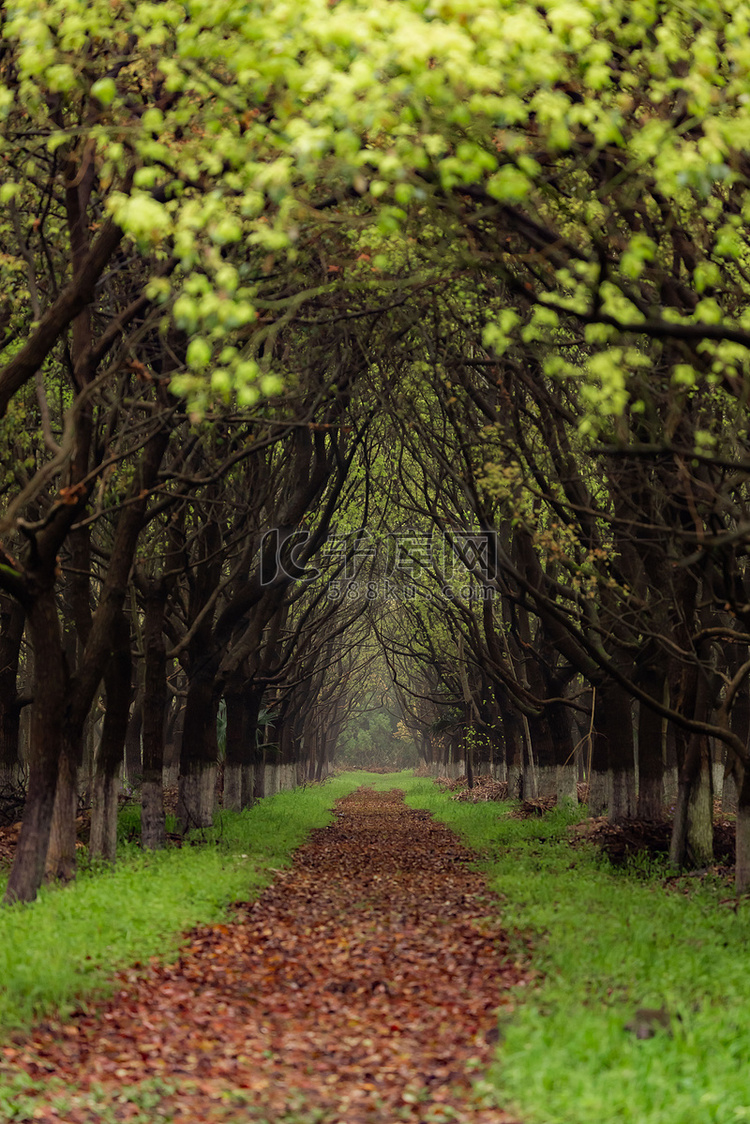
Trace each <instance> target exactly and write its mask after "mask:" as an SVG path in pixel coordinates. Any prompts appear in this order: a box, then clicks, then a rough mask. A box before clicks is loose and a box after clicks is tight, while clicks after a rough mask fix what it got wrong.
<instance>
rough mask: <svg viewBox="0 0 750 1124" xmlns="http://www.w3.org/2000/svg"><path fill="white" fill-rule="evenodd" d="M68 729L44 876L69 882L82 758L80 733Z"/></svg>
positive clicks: (73, 866) (72, 870)
mask: <svg viewBox="0 0 750 1124" xmlns="http://www.w3.org/2000/svg"><path fill="white" fill-rule="evenodd" d="M71 733H72V732H71V731H67V733H66V734H65V736H64V738H63V745H62V751H61V753H60V764H59V768H58V770H57V788H56V790H55V805H54V809H53V812H52V828H51V831H50V836H49V847H48V848H47V862H46V865H45V872H44V874H45V878H46V879H47V880H48V881H50V882H54V881H60V882H70V881H72V880H73V879H74V878H75V876H76V867H77V865H78V864H77V859H76V816H77V814H78V766H79V763H80V760H81V737H80V733H79V737H78V738H77V739H75V738H74V736H71Z"/></svg>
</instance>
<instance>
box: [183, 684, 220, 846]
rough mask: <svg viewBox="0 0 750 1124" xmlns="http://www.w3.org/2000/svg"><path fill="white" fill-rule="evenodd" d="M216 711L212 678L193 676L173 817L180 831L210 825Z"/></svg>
mask: <svg viewBox="0 0 750 1124" xmlns="http://www.w3.org/2000/svg"><path fill="white" fill-rule="evenodd" d="M217 708H218V700H217V699H216V696H215V693H214V687H213V679H212V678H209V677H208V676H205V675H200V674H198V675H195V676H194V677H193V678H192V679H191V681H190V685H189V687H188V696H187V703H186V707H185V729H184V732H183V735H182V753H181V755H180V792H179V798H178V803H177V818H178V820H179V821H180V824H181V827H182V830H183V831H187V830H188V829H189V828H193V827H211V825H212V824H213V809H214V788H215V784H216V766H217V761H218V743H217V739H216V714H217Z"/></svg>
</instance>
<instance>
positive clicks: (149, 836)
mask: <svg viewBox="0 0 750 1124" xmlns="http://www.w3.org/2000/svg"><path fill="white" fill-rule="evenodd" d="M166 595H167V591H166V589H164V588H162V583H161V582H155V583H153V584H152V585H151V586H149V587H148V589H147V592H146V596H145V606H144V623H143V647H144V693H143V711H142V714H143V724H142V730H143V766H142V776H143V781H142V783H141V846H142V847H143V848H144V849H145V850H148V851H156V850H159V849H160V848H162V847H164V846H165V844H166V841H167V834H166V824H165V816H164V787H163V777H164V723H165V714H166V708H167V655H166V647H165V644H164V613H165V608H166Z"/></svg>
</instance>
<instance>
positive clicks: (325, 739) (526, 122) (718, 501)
mask: <svg viewBox="0 0 750 1124" xmlns="http://www.w3.org/2000/svg"><path fill="white" fill-rule="evenodd" d="M642 9H643V10H642V11H640V12H639V17H638V20H637V21H634V20H633V19H632V18H631V15H630V13H629V11H628V10H626V9H625V8H624V7H623V9H622V10H621V11H620V10H618V9H617V7H616V6H615V7H613V6H612V4H611V3H609V2H607V3H606V4H605V3H604V0H592V2H591V3H590V4H588V5H587V6H583V5H570V4H566V3H560V4H557V3H555V4H549V5H546V6H545V8H544V9H543V10H542V9H537V8H534V7H533V6H530V7H526V8H524V9H523V10H522V11H518V10H517V5H515V4H514V3H510V2H509V0H507V2H506V0H487V2H486V3H485V4H482V5H476V4H474V3H471V4H466V5H464V4H460V3H458V4H456V3H454V2H451V3H448V2H447V0H446V2H445V3H442V2H441V3H433V4H431V5H430V6H429V7H428V8H425V6H424V4H423V3H422V2H421V0H407V2H405V3H402V4H399V5H392V4H389V3H387V2H385V0H384V2H383V3H372V2H369V0H368V2H367V3H365V2H364V0H362V2H361V3H360V2H359V0H341V2H340V3H338V4H336V5H333V6H330V5H329V4H328V3H327V2H326V0H319V2H315V3H312V4H307V5H306V6H305V9H304V11H302V10H300V11H298V12H297V11H295V12H294V15H293V16H292V15H291V14H290V12H291V10H290V9H288V7H287V6H283V5H281V6H278V5H276V6H271V8H270V10H266V8H263V10H261V9H258V10H257V11H256V10H255V9H253V11H252V12H250V11H245V10H242V11H238V12H230V11H229V10H225V9H223V8H221V6H219V7H216V6H214V8H210V7H209V6H205V5H187V6H184V5H182V4H179V3H172V2H169V3H166V4H160V5H151V6H148V5H147V6H144V5H142V4H141V5H137V4H131V3H127V2H126V3H123V4H119V5H118V6H117V7H116V8H115V9H113V8H112V6H111V5H110V4H109V3H104V0H102V2H101V3H98V2H97V3H94V4H91V3H85V4H84V3H83V2H82V0H58V2H57V3H55V4H52V5H47V6H46V7H44V8H39V6H38V5H34V4H31V3H30V0H29V2H27V0H17V2H16V3H15V4H14V5H13V8H12V9H7V10H6V9H4V8H3V9H1V14H2V19H3V31H4V45H3V51H2V56H1V57H0V109H1V111H2V114H3V136H2V156H3V159H2V163H1V164H0V199H2V202H3V203H4V204H5V206H6V212H5V215H4V217H3V219H2V223H1V224H0V242H1V243H2V253H1V254H0V271H2V279H3V294H4V297H3V306H2V339H1V340H0V346H1V347H2V358H3V363H4V365H3V367H2V369H0V411H2V414H3V420H2V423H1V430H0V440H2V443H3V449H4V452H5V456H4V463H5V469H4V476H3V481H2V484H3V503H4V510H3V513H2V517H1V518H0V524H1V525H2V531H1V533H2V535H3V540H2V541H3V546H2V557H0V588H1V589H2V591H3V598H2V612H1V613H0V627H1V631H2V635H1V636H0V649H1V651H2V656H3V658H2V661H1V662H2V668H0V677H1V678H2V682H1V686H0V736H1V738H2V742H1V753H0V756H1V757H2V762H3V766H4V768H5V770H6V772H7V771H8V770H11V771H12V770H13V769H14V768H15V765H16V762H17V759H18V731H19V724H20V716H21V715H22V713H23V711H24V709H25V707H26V706H29V707H30V708H31V722H30V724H29V725H30V731H29V736H28V739H27V744H26V745H25V746H24V754H23V756H24V760H25V762H26V764H27V767H28V794H27V802H26V811H25V815H24V822H23V828H22V832H21V837H20V841H19V847H18V853H17V858H16V862H15V865H14V868H13V871H12V874H11V878H10V882H9V885H8V890H7V900H8V901H15V900H19V899H24V900H25V899H29V898H32V897H33V896H34V894H35V893H36V889H37V887H38V885H39V883H40V881H41V879H42V877H43V876H44V872H45V870H46V871H47V872H48V873H49V874H50V875H52V876H61V877H70V876H71V875H72V873H73V870H74V864H75V814H76V806H77V797H78V789H79V788H80V784H81V770H82V765H83V762H84V759H85V746H86V744H87V741H88V742H91V743H92V744H93V756H92V761H91V763H90V767H89V768H88V769H87V770H86V774H87V776H90V777H91V780H90V782H88V781H87V782H86V783H90V787H91V793H92V799H93V802H94V808H95V812H94V828H93V831H92V840H93V843H92V845H93V847H94V848H95V849H97V850H99V851H100V852H101V853H103V854H105V855H108V856H110V857H111V856H112V854H113V848H114V823H115V819H114V817H115V812H116V791H117V783H118V777H119V773H120V768H121V761H122V758H123V753H124V747H125V743H126V741H127V736H128V730H129V731H130V744H131V752H130V763H131V772H132V773H136V772H139V773H140V775H141V776H142V800H143V832H144V843H145V844H146V845H150V846H158V845H160V843H161V842H162V841H163V834H164V827H163V806H162V802H161V778H162V765H163V755H164V743H165V729H166V730H167V731H169V730H170V723H171V724H172V726H174V724H175V722H176V721H177V719H176V716H177V715H178V714H179V715H180V724H181V727H182V735H181V738H180V739H179V741H180V796H179V815H180V819H181V820H182V823H183V824H184V825H185V826H201V825H205V824H206V823H208V822H210V819H211V816H212V813H213V805H214V798H215V797H214V794H215V774H216V765H217V753H218V743H217V718H218V715H219V709H220V706H222V700H223V709H222V714H225V720H226V729H225V740H226V765H225V787H224V794H225V803H227V804H228V805H229V806H231V807H242V806H243V805H244V804H245V803H247V801H248V800H249V799H250V798H251V796H252V793H253V792H255V793H256V794H257V793H260V792H261V791H262V779H261V778H262V777H263V775H264V774H263V762H270V761H271V760H273V761H274V762H275V763H278V764H280V765H283V766H284V767H285V768H286V769H287V775H291V772H292V770H294V771H295V776H297V775H302V774H304V775H307V776H320V775H321V774H322V773H323V772H324V771H325V769H326V768H327V767H328V762H329V761H330V757H331V755H332V753H333V752H334V750H335V746H336V744H337V740H338V739H339V736H340V734H341V731H342V729H343V728H344V725H345V723H346V721H347V719H348V718H349V717H351V715H352V714H353V713H355V712H359V711H358V708H359V710H361V709H362V708H367V707H368V706H370V705H371V698H372V692H373V690H374V687H373V684H374V683H375V682H377V679H378V676H379V674H380V673H379V672H377V671H376V670H375V668H376V661H377V657H378V652H381V653H382V654H383V657H384V658H385V659H386V660H387V661H388V666H389V668H390V674H391V676H392V679H393V684H394V686H393V691H394V692H395V695H394V697H395V698H396V699H397V702H398V706H399V707H400V711H401V715H402V720H403V722H404V723H405V725H406V727H407V728H408V729H409V730H411V731H412V732H413V734H414V736H415V738H416V740H417V743H418V745H419V747H420V750H421V752H422V754H423V756H424V757H425V759H428V760H432V759H434V757H435V754H436V753H438V752H442V753H444V752H448V753H450V754H451V755H452V756H453V757H456V758H458V757H462V758H464V759H466V761H467V764H468V769H469V772H470V774H471V770H472V762H473V756H474V754H476V755H477V761H478V762H479V761H481V759H486V760H487V762H488V763H489V762H491V763H492V765H493V767H499V768H501V769H506V770H507V771H508V775H509V776H510V778H511V780H512V781H513V784H514V786H515V784H516V783H517V778H518V776H519V775H521V774H522V773H523V772H524V770H526V771H527V773H529V774H530V775H531V776H532V777H534V778H536V782H535V783H537V784H538V785H539V786H540V787H541V789H542V790H543V791H547V790H548V789H551V788H553V787H554V789H555V791H556V792H557V793H558V795H560V796H573V795H574V794H575V781H576V776H575V774H574V771H573V769H572V767H571V765H572V762H574V761H575V760H576V757H575V753H576V747H577V746H579V751H578V756H579V758H580V756H581V753H580V746H581V745H584V746H585V747H586V749H585V754H584V757H585V760H586V772H587V779H588V781H589V787H590V803H591V806H592V808H593V810H594V811H601V810H602V809H604V808H605V807H606V808H607V809H608V812H609V814H610V815H611V816H612V817H613V818H616V819H619V818H625V817H628V816H631V815H635V814H638V815H641V816H656V815H660V814H662V812H663V807H664V802H665V787H664V784H665V782H664V769H665V764H668V763H670V762H672V761H674V763H675V764H676V765H678V766H679V787H678V792H677V798H676V806H675V818H674V835H673V845H672V857H673V859H674V860H675V861H676V862H682V861H684V860H685V859H686V857H688V858H691V859H692V860H693V861H696V862H699V863H703V862H705V861H706V860H707V859H708V858H709V857H710V852H711V808H712V787H711V786H712V768H711V766H712V752H716V751H715V749H712V747H715V746H720V747H722V753H723V755H724V756H725V757H726V761H727V767H728V770H729V772H730V774H731V775H732V777H733V778H734V780H735V783H736V786H737V790H738V884H739V885H740V887H741V888H744V887H745V886H746V884H747V882H748V879H750V832H749V830H748V824H749V823H750V814H749V813H748V808H749V807H750V774H748V773H747V770H746V763H747V749H746V746H747V740H748V737H747V736H748V729H747V726H748V721H749V719H748V715H749V714H750V707H749V702H750V700H749V698H748V688H747V676H748V671H749V670H750V661H748V641H750V632H749V631H748V626H750V618H749V614H750V609H748V605H750V596H749V595H748V589H747V529H748V526H750V524H748V519H747V511H746V506H747V500H748V479H747V477H748V468H749V467H750V456H749V452H750V450H748V430H747V422H746V394H747V386H748V378H749V377H750V371H748V348H749V347H750V328H749V327H748V325H747V323H746V315H747V314H746V311H745V309H746V303H747V300H746V297H747V291H748V284H749V281H748V268H749V265H750V253H749V248H748V244H747V239H746V234H745V231H746V227H747V222H746V219H747V214H748V212H749V211H750V195H748V191H747V168H746V164H747V158H746V155H745V148H746V145H745V137H746V135H747V130H748V122H749V120H750V118H749V116H748V115H749V114H750V108H748V107H749V106H750V96H749V95H750V90H749V89H748V79H747V63H746V41H747V28H746V27H745V24H744V17H743V16H742V13H741V12H739V11H735V9H734V7H733V6H732V5H722V4H718V5H714V6H713V7H711V9H710V10H708V11H707V12H705V13H704V14H703V16H702V17H701V20H700V22H696V20H695V19H694V17H693V15H692V14H691V13H690V12H689V11H687V10H683V9H681V8H679V9H675V10H671V9H670V10H669V11H662V10H660V9H658V7H657V6H649V5H642ZM389 533H393V534H395V535H396V538H395V539H389V537H388V536H389ZM420 536H421V537H420ZM425 536H426V537H427V539H428V540H429V541H430V542H432V544H433V545H434V544H435V543H436V542H438V541H439V542H440V543H441V544H445V549H444V550H443V549H442V547H441V550H440V551H439V550H437V549H428V550H426V549H425V547H424V542H425ZM389 542H390V543H391V546H390V547H389V546H388V543H389ZM378 543H380V549H375V547H377V544H378ZM367 544H374V546H373V549H372V550H370V549H369V545H367ZM333 545H335V549H333V548H332V546H333ZM366 545H367V549H365V547H366ZM389 551H390V553H389ZM394 551H395V552H396V553H395V556H394V555H393V552H394ZM407 563H408V564H407ZM449 565H450V566H453V567H458V569H457V571H456V572H455V573H454V575H453V585H452V584H451V579H450V575H448V574H447V573H446V567H449ZM454 587H456V588H454ZM373 591H374V592H373ZM368 700H369V701H368ZM139 727H140V728H139ZM636 746H637V756H636ZM139 747H141V748H139ZM636 761H637V765H638V785H637V789H636V774H635V762H636ZM532 764H533V769H532V768H531V766H532ZM297 770H300V772H298V771H297ZM527 787H528V782H527Z"/></svg>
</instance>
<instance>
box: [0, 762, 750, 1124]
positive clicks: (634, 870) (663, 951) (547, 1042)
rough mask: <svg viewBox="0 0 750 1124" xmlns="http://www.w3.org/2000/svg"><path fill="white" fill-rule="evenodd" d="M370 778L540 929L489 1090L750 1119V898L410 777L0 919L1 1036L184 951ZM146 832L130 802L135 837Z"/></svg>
mask: <svg viewBox="0 0 750 1124" xmlns="http://www.w3.org/2000/svg"><path fill="white" fill-rule="evenodd" d="M361 784H371V785H372V786H373V787H375V788H376V789H379V790H385V789H390V788H393V787H399V788H402V789H403V790H404V791H405V792H406V796H407V802H408V803H409V804H411V805H412V806H414V807H420V808H427V809H428V810H430V811H431V812H432V813H433V814H434V815H435V816H436V817H437V818H439V819H441V820H443V821H444V822H445V823H447V824H448V825H449V826H450V827H451V828H453V830H455V831H456V832H457V833H458V834H459V835H460V836H461V837H462V838H463V839H464V840H465V841H466V842H467V844H468V845H469V846H471V847H472V848H474V849H475V850H476V851H477V852H478V853H479V855H480V860H479V861H480V865H481V867H482V868H483V869H484V870H485V872H486V874H487V878H488V882H489V885H490V886H491V887H492V888H493V889H494V890H495V891H496V893H497V894H498V895H499V897H500V907H501V911H502V917H503V921H504V924H505V926H506V928H508V929H509V930H510V931H511V933H512V934H517V935H518V941H517V945H516V947H517V950H518V954H519V955H522V954H525V952H526V947H525V943H524V941H523V939H522V938H523V937H524V936H525V935H527V934H530V935H531V936H532V937H533V939H534V951H533V957H532V963H533V966H534V967H535V968H536V969H537V970H538V971H539V972H540V973H542V976H541V980H540V982H539V984H538V985H536V986H534V987H529V988H525V989H520V990H519V992H518V994H517V1006H516V1009H515V1010H514V1011H513V1012H512V1013H511V1014H507V1015H504V1016H503V1018H502V1023H501V1032H502V1040H501V1045H500V1048H499V1050H498V1055H497V1057H498V1060H497V1062H496V1063H495V1064H494V1065H493V1066H492V1068H491V1070H490V1072H489V1073H488V1074H487V1075H486V1078H485V1080H484V1081H483V1082H482V1083H480V1086H479V1088H480V1091H482V1092H485V1093H486V1094H487V1096H488V1099H489V1100H490V1101H495V1100H496V1101H497V1103H499V1104H500V1105H502V1106H503V1107H505V1108H506V1109H512V1110H513V1111H517V1112H518V1114H519V1116H521V1117H522V1118H523V1119H524V1120H525V1121H528V1124H608V1122H615V1121H617V1122H618V1124H620V1122H621V1124H636V1122H637V1124H737V1122H741V1121H750V1064H749V1060H750V1019H749V1018H748V1012H749V1011H750V971H749V970H748V969H749V968H750V902H748V901H747V900H746V899H743V900H741V901H740V902H739V903H735V902H734V901H733V900H732V899H731V898H730V895H729V892H728V891H727V888H726V885H725V884H723V883H719V882H713V883H711V882H708V883H706V882H702V883H696V882H695V881H694V880H691V879H685V880H684V888H685V889H686V890H688V891H689V892H685V893H683V892H681V888H680V887H678V888H676V889H674V888H672V889H665V887H664V885H663V882H662V875H663V869H662V868H661V866H660V864H658V863H657V864H653V863H649V862H644V861H638V860H636V861H634V862H632V863H631V864H630V865H629V867H628V868H627V869H626V870H620V871H616V870H614V869H613V868H612V867H610V866H609V864H608V863H607V862H606V860H603V859H602V857H601V856H600V855H598V854H597V853H596V852H595V851H594V850H593V849H591V848H583V849H578V850H572V849H571V848H570V846H569V844H568V842H567V839H568V834H567V828H568V826H569V824H570V823H571V822H573V821H574V820H575V819H576V818H577V817H578V812H577V811H576V810H570V809H560V810H556V811H555V812H553V813H551V814H550V815H548V816H546V817H544V818H543V819H534V820H526V821H519V820H509V819H507V818H506V817H505V813H506V812H507V810H508V807H509V805H498V804H476V805H473V804H464V803H458V802H457V801H453V800H451V799H450V797H449V795H447V794H445V793H443V792H441V791H439V790H438V789H437V788H436V787H435V786H434V785H433V784H432V782H430V781H425V780H421V779H418V778H415V777H414V776H413V775H412V774H411V773H410V772H404V773H399V774H389V775H387V776H381V775H374V774H365V773H348V774H345V775H342V776H340V777H338V778H336V779H335V780H333V781H331V782H330V783H327V784H326V785H324V786H322V787H319V788H311V789H306V790H302V791H300V790H298V791H294V792H287V793H282V794H280V795H279V796H275V797H272V798H270V799H268V800H265V801H262V802H260V803H259V804H258V805H256V807H255V808H253V809H252V810H251V811H250V812H246V813H243V814H242V815H240V816H231V815H222V816H220V817H219V821H218V824H217V827H216V829H215V830H214V831H213V832H212V833H206V838H207V840H208V841H211V842H212V843H214V844H215V845H211V846H195V847H185V848H183V849H182V850H172V851H168V852H165V853H162V854H159V855H151V856H144V855H142V854H141V853H140V852H138V851H137V849H136V848H135V846H134V844H133V843H127V842H124V844H123V847H122V851H123V856H124V857H123V860H122V861H121V862H120V863H118V865H117V867H115V868H114V869H112V868H98V869H95V870H89V871H88V872H85V873H84V874H83V875H82V877H81V878H80V879H79V881H78V882H77V883H76V884H75V885H74V886H71V887H68V888H66V889H63V890H49V891H45V892H43V894H42V895H41V897H40V900H39V901H38V902H37V903H35V904H34V905H33V906H16V907H14V908H13V909H10V910H3V911H0V987H1V988H2V991H1V992H0V1030H2V1029H5V1030H8V1029H10V1028H13V1027H23V1026H27V1025H28V1024H29V1023H30V1022H31V1021H32V1020H33V1019H36V1018H39V1017H40V1016H41V1015H43V1014H46V1013H48V1012H52V1011H56V1012H61V1013H63V1014H64V1013H65V1012H66V1011H67V1010H69V1009H70V1007H71V1006H72V1005H73V1004H74V1003H76V1002H77V1001H80V1000H81V999H82V998H85V997H86V996H89V995H92V994H95V993H98V992H101V991H102V990H103V989H104V988H105V987H106V981H107V977H108V975H109V974H110V973H111V972H112V970H113V969H114V968H116V967H118V966H124V965H127V964H130V963H133V962H134V961H138V960H144V959H146V958H147V957H148V956H150V955H152V954H159V955H169V954H170V953H171V952H174V951H176V949H177V948H178V946H179V941H180V932H181V931H184V930H185V929H187V928H189V927H191V926H192V925H195V924H197V923H200V922H203V921H210V920H213V919H216V918H219V917H221V916H222V914H223V913H224V911H225V907H226V904H227V903H228V902H230V901H232V900H235V899H243V898H244V899H247V898H250V897H253V896H254V895H256V894H257V893H258V892H259V891H260V889H261V888H262V887H263V886H264V885H265V884H266V883H267V882H268V881H269V879H270V878H271V877H272V874H271V873H270V872H269V868H274V867H279V866H282V865H284V864H286V863H287V862H288V861H289V857H290V854H291V851H292V850H293V848H294V847H295V846H297V845H298V844H299V843H300V842H301V841H302V840H303V839H304V837H305V835H306V834H307V832H308V831H309V830H310V829H311V828H313V827H316V826H319V825H322V824H324V823H326V822H328V821H329V818H330V817H329V809H330V807H331V805H332V803H333V801H334V800H335V799H337V798H338V797H340V796H343V795H346V794H347V793H348V792H351V791H353V790H354V789H355V788H357V787H358V786H359V785H361ZM137 826H138V825H137V816H136V815H135V813H133V812H132V811H126V813H125V815H124V816H123V818H122V821H121V829H122V837H123V839H127V838H128V837H131V838H132V837H133V836H134V834H135V833H136V832H137ZM243 856H247V857H243ZM727 899H729V900H727ZM735 907H736V908H735ZM662 1003H664V1004H666V1006H667V1007H668V1008H669V1009H670V1011H672V1012H674V1013H675V1016H677V1015H679V1016H681V1021H680V1019H678V1018H675V1020H674V1036H673V1037H672V1038H670V1037H668V1036H667V1035H666V1034H664V1033H659V1034H657V1036H656V1037H654V1038H652V1039H650V1040H644V1041H639V1040H637V1039H636V1038H635V1037H634V1036H633V1035H631V1034H630V1033H628V1032H626V1031H625V1029H624V1024H625V1023H626V1022H627V1021H628V1019H629V1018H630V1016H631V1015H632V1013H633V1011H634V1009H635V1008H636V1007H639V1006H649V1007H660V1006H661V1005H662ZM25 1080H26V1079H25V1078H23V1076H22V1075H18V1077H17V1078H16V1082H17V1084H16V1085H15V1086H13V1088H12V1089H11V1087H10V1086H8V1088H7V1089H6V1090H5V1092H7V1098H6V1099H7V1102H8V1106H10V1105H11V1103H14V1104H22V1103H24V1098H25V1095H26V1096H28V1097H29V1098H31V1099H30V1100H29V1103H32V1099H33V1094H34V1088H33V1083H29V1088H28V1090H26V1089H25V1088H24V1087H22V1086H23V1082H24V1081H25ZM19 1083H20V1084H19ZM3 1084H4V1082H2V1081H0V1115H2V1111H3V1110H4V1109H5V1107H6V1105H5V1101H4V1100H3V1093H4V1090H3V1088H2V1087H1V1086H2V1085H3ZM142 1092H143V1091H141V1093H142ZM146 1092H148V1093H149V1095H153V1096H156V1093H157V1092H158V1091H157V1090H146ZM141 1093H139V1094H138V1095H139V1096H140V1095H141ZM144 1095H145V1094H144ZM134 1097H135V1094H134ZM134 1103H135V1101H134ZM8 1111H10V1109H9V1108H8ZM149 1111H151V1110H149ZM152 1115H153V1112H152ZM157 1117H158V1113H157ZM8 1118H12V1114H11V1116H9V1117H8ZM144 1118H145V1117H144ZM159 1118H160V1117H159ZM102 1119H103V1120H104V1119H105V1117H104V1116H102Z"/></svg>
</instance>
